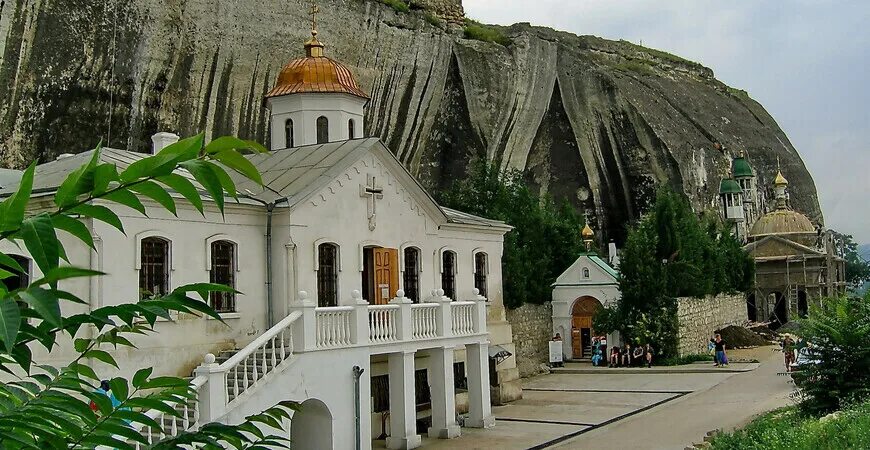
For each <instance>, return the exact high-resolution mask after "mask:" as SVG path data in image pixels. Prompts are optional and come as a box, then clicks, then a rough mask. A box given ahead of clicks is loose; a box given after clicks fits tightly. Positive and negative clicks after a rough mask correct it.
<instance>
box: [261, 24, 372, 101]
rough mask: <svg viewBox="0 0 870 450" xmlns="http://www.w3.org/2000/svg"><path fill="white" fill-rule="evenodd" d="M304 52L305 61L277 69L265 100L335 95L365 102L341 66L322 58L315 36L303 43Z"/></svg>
mask: <svg viewBox="0 0 870 450" xmlns="http://www.w3.org/2000/svg"><path fill="white" fill-rule="evenodd" d="M305 50H306V53H307V56H306V57H305V58H299V59H295V60H293V61H290V62H289V63H288V64H287V65H286V66H284V68H283V69H281V73H280V74H278V80H277V81H276V82H275V86H274V87H273V88H272V90H271V91H269V93H268V94H266V98H270V97H278V96H281V95H288V94H301V93H338V94H350V95H354V96H357V97H361V98H364V99H369V96H368V95H367V94H366V93H365V92H363V90H362V89H360V88H359V85H358V84H357V83H356V80H355V79H354V77H353V74H352V73H351V72H350V70H349V69H348V68H347V67H345V66H344V64H341V63H340V62H338V61H335V60H333V59H331V58H327V57H326V56H323V44H321V43H320V41H318V40H317V36H316V35H315V36H312V38H311V39H310V40H309V41H308V42H306V43H305Z"/></svg>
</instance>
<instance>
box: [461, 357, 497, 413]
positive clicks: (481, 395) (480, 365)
mask: <svg viewBox="0 0 870 450" xmlns="http://www.w3.org/2000/svg"><path fill="white" fill-rule="evenodd" d="M465 355H466V364H467V368H468V421H466V422H465V425H466V426H469V427H471V428H489V427H492V426H494V425H495V417H493V416H492V405H491V404H490V399H489V343H487V342H484V343H481V344H468V345H466V346H465Z"/></svg>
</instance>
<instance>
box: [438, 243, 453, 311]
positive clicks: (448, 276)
mask: <svg viewBox="0 0 870 450" xmlns="http://www.w3.org/2000/svg"><path fill="white" fill-rule="evenodd" d="M441 289H443V290H444V296H445V297H448V298H450V299H451V300H455V299H456V253H454V252H451V251H446V252H444V253H443V254H442V255H441Z"/></svg>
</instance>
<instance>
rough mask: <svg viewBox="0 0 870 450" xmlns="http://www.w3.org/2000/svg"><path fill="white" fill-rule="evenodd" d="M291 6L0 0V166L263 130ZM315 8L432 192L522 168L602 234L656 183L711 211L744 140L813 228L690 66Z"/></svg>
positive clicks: (299, 1)
mask: <svg viewBox="0 0 870 450" xmlns="http://www.w3.org/2000/svg"><path fill="white" fill-rule="evenodd" d="M445 1H446V2H447V3H451V2H455V3H458V1H455V0H450V1H447V0H445ZM435 3H438V2H435ZM442 3H443V2H442ZM307 5H308V2H307V1H305V0H285V1H280V2H279V1H274V0H272V1H263V2H238V1H231V0H172V1H164V0H129V1H123V2H122V1H120V0H108V1H106V0H65V1H63V0H56V1H48V0H41V1H40V0H15V1H7V2H4V3H3V4H2V7H0V58H2V60H0V119H2V122H0V146H2V147H0V151H2V164H3V165H4V166H6V167H19V168H20V167H22V166H23V165H25V164H26V163H27V162H29V161H32V160H33V159H35V158H38V159H39V160H42V161H45V160H49V159H51V158H53V157H55V156H56V155H58V154H60V153H66V152H78V151H82V150H84V149H86V148H89V147H92V146H93V145H94V144H95V143H96V141H97V140H99V139H100V138H102V140H103V143H104V144H107V145H109V146H112V147H117V148H127V149H130V150H136V151H145V150H146V149H147V148H148V145H149V136H150V135H151V134H153V133H155V132H157V131H164V130H168V131H175V132H178V133H180V134H182V135H186V134H191V133H196V132H199V131H201V130H203V131H205V133H206V136H207V137H212V136H218V135H223V134H229V133H233V134H237V135H240V136H242V137H245V138H253V139H257V140H260V141H264V139H265V136H266V135H267V133H266V131H267V127H268V124H267V121H266V111H265V110H264V108H263V104H262V96H263V94H264V93H265V92H266V91H267V90H268V89H269V88H270V87H271V86H272V84H273V82H274V79H275V76H276V75H277V72H278V71H279V70H280V68H281V66H282V65H283V64H285V63H286V62H287V61H288V60H290V59H292V58H295V57H298V56H299V55H301V53H302V42H303V41H304V39H305V38H306V37H307V34H308V29H309V28H310V25H309V18H308V16H307V15H306V14H307ZM460 7H461V5H460ZM320 9H321V11H322V13H321V15H320V17H319V19H318V22H319V28H320V37H321V38H322V40H323V41H324V42H325V43H326V44H327V45H328V47H327V54H328V55H330V56H332V57H333V58H336V59H338V60H341V61H342V62H344V63H346V64H347V65H348V66H349V67H350V68H351V69H352V70H353V71H354V72H355V74H356V76H357V78H358V80H359V81H360V84H361V85H362V86H363V88H364V89H365V90H366V91H367V92H369V93H371V96H372V100H371V102H370V103H369V105H368V109H367V116H366V122H367V129H366V133H367V134H369V135H373V136H379V137H381V138H382V139H383V141H384V142H386V143H387V144H388V145H389V147H390V148H391V149H392V150H393V151H394V152H395V153H396V155H397V156H398V157H399V158H400V159H401V160H402V161H403V162H404V163H405V164H406V165H407V167H408V168H409V169H410V170H411V171H412V172H413V173H414V174H415V175H416V176H418V177H419V178H420V179H421V180H422V181H423V183H424V184H426V185H427V186H429V187H430V188H432V189H440V188H443V187H445V186H447V185H449V184H450V183H451V182H452V180H454V179H456V178H459V177H462V176H464V175H465V173H466V166H467V164H468V162H469V161H471V160H473V159H475V158H484V157H485V158H489V159H490V160H493V161H497V162H499V163H500V164H502V165H503V166H505V167H514V168H520V169H527V170H528V174H529V179H530V180H532V181H533V182H534V184H535V185H536V186H538V187H539V188H540V189H542V190H545V191H547V192H550V193H552V194H553V195H554V196H556V197H559V198H567V199H568V200H570V201H571V203H572V204H573V205H574V206H575V207H576V208H577V209H578V210H580V211H583V212H584V213H586V214H587V215H588V216H589V217H590V218H591V219H592V223H593V224H597V227H598V229H600V230H603V231H604V233H603V234H604V235H606V236H608V237H610V238H615V239H616V240H617V241H621V240H622V238H623V236H624V224H625V222H626V221H627V220H631V219H634V218H636V217H637V215H638V214H639V211H642V210H643V209H644V207H645V206H646V205H648V204H649V203H650V201H651V199H652V198H653V196H654V193H655V189H656V186H657V185H660V184H667V185H671V186H673V187H674V188H676V189H679V190H682V191H683V192H685V193H686V194H687V195H688V196H689V198H690V199H692V201H693V203H694V205H695V207H696V208H698V209H701V208H707V207H714V206H715V205H716V204H717V201H718V200H717V197H716V195H717V188H718V185H719V180H720V179H721V176H722V175H724V174H725V173H727V170H728V166H729V160H730V159H729V157H730V155H731V154H734V153H736V152H737V151H738V150H745V151H746V152H747V153H748V155H749V158H750V161H751V162H752V164H753V166H754V168H755V169H756V171H757V173H758V174H759V176H760V178H759V183H762V184H763V185H768V184H770V182H771V181H772V178H773V175H774V174H775V167H776V164H777V162H776V161H777V158H778V159H779V160H780V161H781V165H782V167H783V172H785V173H786V174H787V176H788V179H789V181H790V182H791V183H792V184H791V186H790V192H791V198H792V204H793V207H794V208H795V209H797V210H799V211H801V212H803V213H805V214H807V215H808V216H809V217H810V218H812V219H813V220H814V221H816V222H818V223H820V222H821V221H822V216H821V211H820V207H819V204H818V199H817V196H816V191H815V186H814V184H813V180H812V178H811V176H810V174H809V173H808V172H807V170H806V168H805V166H804V164H803V162H802V161H801V158H800V156H799V155H798V153H797V151H796V150H795V149H794V147H793V146H792V145H791V143H790V142H789V140H788V138H787V137H786V136H785V134H784V133H783V132H782V130H780V128H779V127H778V126H777V124H776V122H775V121H774V120H773V118H772V117H771V116H770V115H769V114H768V113H767V112H766V111H765V110H764V108H763V107H762V106H761V105H760V104H758V103H756V102H755V101H753V100H752V99H751V98H750V97H749V96H748V95H746V93H744V92H742V91H738V90H735V89H731V88H729V87H727V86H725V85H724V84H722V83H721V82H719V81H717V80H716V79H715V78H714V77H713V73H712V71H711V70H710V69H708V68H705V67H703V66H701V65H699V64H696V63H692V62H689V61H685V60H682V59H681V58H678V57H676V56H673V55H669V54H666V53H664V52H659V51H656V50H652V49H647V48H644V47H640V46H636V45H633V44H630V43H628V42H623V41H618V42H617V41H608V40H605V39H600V38H597V37H593V36H576V35H572V34H569V33H564V32H558V31H554V30H551V29H546V28H537V27H531V26H529V25H527V24H518V25H514V26H511V27H506V28H501V30H502V31H503V32H504V33H505V34H506V35H508V36H509V37H510V38H511V41H512V43H511V44H510V45H509V46H507V47H505V46H502V45H498V44H495V43H488V42H481V41H476V40H468V39H465V38H464V37H463V34H462V31H461V29H459V28H458V27H457V26H456V25H447V24H446V22H444V24H442V25H440V26H439V25H433V23H432V22H433V21H432V20H431V19H432V16H433V14H432V13H431V12H427V13H425V14H424V12H421V11H419V10H412V11H411V12H410V13H399V12H396V11H394V10H393V9H391V8H390V7H388V6H386V5H384V4H381V3H379V2H375V1H371V0H322V1H320ZM427 16H428V17H427ZM427 19H428V20H427ZM717 143H718V144H719V145H716V144H717Z"/></svg>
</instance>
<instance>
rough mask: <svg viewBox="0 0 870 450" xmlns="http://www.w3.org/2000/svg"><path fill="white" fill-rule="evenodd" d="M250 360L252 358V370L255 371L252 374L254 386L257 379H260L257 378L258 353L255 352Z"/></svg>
mask: <svg viewBox="0 0 870 450" xmlns="http://www.w3.org/2000/svg"><path fill="white" fill-rule="evenodd" d="M250 358H251V369H252V370H253V372H252V373H251V384H254V383H256V382H257V378H258V377H257V375H258V372H257V351H256V350H254V351H253V352H252V353H251V356H250Z"/></svg>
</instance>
